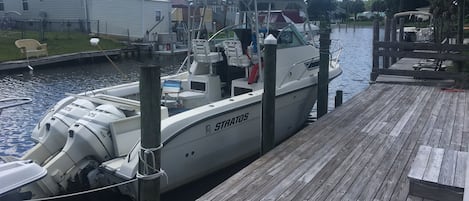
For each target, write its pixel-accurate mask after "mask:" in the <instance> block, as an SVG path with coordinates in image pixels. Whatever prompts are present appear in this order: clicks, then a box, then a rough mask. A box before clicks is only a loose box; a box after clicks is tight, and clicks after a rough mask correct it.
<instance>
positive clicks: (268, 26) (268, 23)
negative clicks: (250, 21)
mask: <svg viewBox="0 0 469 201" xmlns="http://www.w3.org/2000/svg"><path fill="white" fill-rule="evenodd" d="M270 12H272V3H270V2H269V11H268V12H267V25H266V28H267V33H266V36H268V35H269V28H270Z"/></svg>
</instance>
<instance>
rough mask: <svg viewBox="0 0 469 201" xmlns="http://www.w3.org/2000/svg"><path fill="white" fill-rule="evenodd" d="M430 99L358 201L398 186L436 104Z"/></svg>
mask: <svg viewBox="0 0 469 201" xmlns="http://www.w3.org/2000/svg"><path fill="white" fill-rule="evenodd" d="M429 92H431V91H429ZM427 93H428V92H427ZM429 94H431V93H429ZM430 97H431V98H430V99H428V100H426V99H425V100H426V102H422V105H425V107H424V109H423V110H422V111H421V112H422V113H420V114H414V118H415V119H414V121H415V120H416V121H417V122H416V125H415V126H412V125H411V124H409V127H412V129H411V130H410V136H409V137H408V138H407V139H406V142H405V144H404V146H403V147H396V146H395V147H393V149H392V150H391V151H390V152H389V155H390V158H389V160H388V161H385V162H384V163H382V164H381V166H380V167H379V170H378V171H376V173H375V175H373V177H372V179H371V181H370V182H369V184H368V186H369V188H366V189H364V190H363V192H362V193H361V195H360V197H359V198H358V199H359V200H373V199H374V198H375V196H376V194H377V193H378V190H380V189H392V188H393V185H394V184H398V182H397V181H398V180H399V178H401V177H400V173H401V172H402V171H403V169H404V168H405V167H406V166H407V164H408V163H410V162H412V161H410V162H409V161H408V159H409V158H410V155H412V153H414V152H413V150H414V149H416V148H415V147H417V144H418V143H417V142H416V141H417V140H416V139H419V137H420V135H422V131H423V130H424V129H425V126H426V125H427V124H426V122H427V120H428V117H429V116H430V114H431V113H430V112H429V111H431V108H432V107H434V105H435V104H436V102H437V101H436V100H437V99H435V98H433V97H432V96H430ZM396 161H398V162H396ZM406 161H407V162H406ZM383 184H385V185H383ZM376 186H377V187H376ZM389 192H390V191H389ZM386 195H387V194H386ZM400 200H403V199H400Z"/></svg>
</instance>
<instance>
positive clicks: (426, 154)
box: [408, 146, 432, 180]
mask: <svg viewBox="0 0 469 201" xmlns="http://www.w3.org/2000/svg"><path fill="white" fill-rule="evenodd" d="M431 151H432V148H431V147H429V146H420V147H419V150H418V152H417V156H416V157H415V159H414V162H413V163H412V169H411V170H410V171H409V175H408V176H409V177H410V178H414V179H419V180H422V179H423V174H424V173H425V169H426V168H427V164H428V160H429V159H430V153H431Z"/></svg>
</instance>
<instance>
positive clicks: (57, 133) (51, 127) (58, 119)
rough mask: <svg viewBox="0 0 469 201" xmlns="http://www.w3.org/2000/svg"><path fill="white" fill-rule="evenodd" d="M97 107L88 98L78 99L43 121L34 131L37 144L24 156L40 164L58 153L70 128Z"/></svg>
mask: <svg viewBox="0 0 469 201" xmlns="http://www.w3.org/2000/svg"><path fill="white" fill-rule="evenodd" d="M94 109H95V105H94V104H93V103H91V102H90V101H88V100H84V99H77V100H75V101H73V102H72V103H70V104H68V105H67V106H65V107H63V108H62V109H61V110H59V111H58V112H56V113H55V114H53V115H52V117H50V118H49V119H46V120H45V121H41V122H42V124H41V123H40V124H41V125H42V126H39V125H38V126H37V127H36V128H35V129H34V130H33V133H32V137H33V138H34V139H35V140H37V144H36V146H34V147H33V148H32V149H30V150H29V151H28V152H27V153H26V154H25V155H24V156H23V157H22V158H23V159H30V160H33V161H34V162H36V163H37V164H39V165H43V163H44V162H45V161H46V160H47V159H48V158H51V157H52V156H54V155H55V154H57V153H58V152H59V151H60V150H61V149H62V148H63V147H64V145H65V142H66V141H67V134H68V129H69V128H70V127H71V126H72V125H73V124H74V123H75V122H76V121H77V120H79V119H80V118H82V117H83V116H85V115H86V114H88V113H89V112H90V111H92V110H94Z"/></svg>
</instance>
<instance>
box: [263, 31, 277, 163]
mask: <svg viewBox="0 0 469 201" xmlns="http://www.w3.org/2000/svg"><path fill="white" fill-rule="evenodd" d="M264 46H265V66H266V68H264V93H263V94H262V133H261V135H262V136H261V155H264V154H265V153H267V152H269V151H270V150H271V149H273V148H274V138H275V124H274V122H275V89H276V88H277V87H276V85H277V84H276V82H275V77H276V66H277V39H276V38H275V37H274V36H273V35H272V34H270V35H268V36H267V38H266V39H265V40H264Z"/></svg>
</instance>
